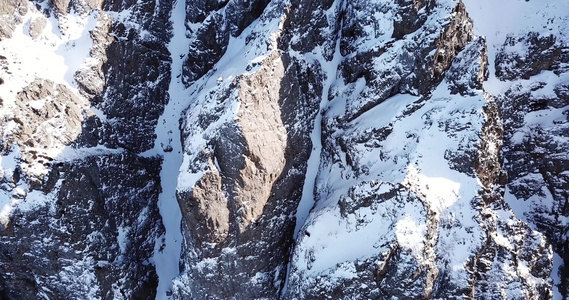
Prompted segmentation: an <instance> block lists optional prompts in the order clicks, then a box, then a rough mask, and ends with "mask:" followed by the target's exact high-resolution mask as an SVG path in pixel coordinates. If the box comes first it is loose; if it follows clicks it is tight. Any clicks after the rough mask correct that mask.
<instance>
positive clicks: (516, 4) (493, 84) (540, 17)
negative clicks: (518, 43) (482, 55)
mask: <svg viewBox="0 0 569 300" xmlns="http://www.w3.org/2000/svg"><path fill="white" fill-rule="evenodd" d="M463 2H464V4H465V6H466V10H467V11H468V15H469V16H470V17H471V18H472V20H473V22H474V33H475V34H477V35H480V36H484V37H485V38H486V43H487V47H488V70H489V75H490V77H489V78H488V81H487V82H485V83H484V89H485V90H486V92H488V93H490V94H492V95H500V94H503V93H504V92H505V91H506V90H507V88H508V87H509V86H510V85H511V83H510V82H502V81H500V80H499V79H497V78H496V76H495V71H496V69H495V59H496V54H497V53H498V50H499V49H500V48H501V47H502V45H503V44H504V42H505V41H506V38H507V37H508V36H509V35H513V36H518V35H525V34H527V33H528V32H538V33H540V34H545V35H549V34H555V35H557V36H565V37H566V36H567V33H568V32H569V30H568V29H569V22H568V21H569V15H567V11H569V2H567V1H554V2H552V1H548V2H545V3H542V2H539V1H525V0H504V1H493V0H464V1H463ZM509 50H511V51H517V52H522V53H523V52H525V49H521V48H520V47H517V48H516V49H509Z"/></svg>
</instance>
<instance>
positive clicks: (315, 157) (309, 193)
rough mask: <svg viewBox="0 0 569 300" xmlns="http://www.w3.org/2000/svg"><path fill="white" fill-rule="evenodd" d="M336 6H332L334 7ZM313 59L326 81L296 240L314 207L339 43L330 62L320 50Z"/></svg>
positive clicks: (296, 228)
mask: <svg viewBox="0 0 569 300" xmlns="http://www.w3.org/2000/svg"><path fill="white" fill-rule="evenodd" d="M335 6H336V5H332V7H335ZM315 52H316V53H317V55H315V59H316V60H317V61H319V62H320V66H321V67H322V70H323V71H324V73H325V76H326V81H325V82H324V86H323V90H322V99H321V100H320V106H319V109H318V112H317V113H316V117H315V118H314V127H313V128H312V132H311V133H310V142H311V143H312V151H311V152H310V156H309V158H308V161H307V169H306V174H305V179H304V186H303V188H302V197H301V199H300V203H299V204H298V207H297V210H296V225H295V229H294V235H293V238H294V239H295V240H296V238H297V237H298V232H299V231H300V229H301V228H302V226H304V223H305V221H306V218H307V217H308V215H309V213H310V209H311V208H312V207H313V206H314V187H315V182H316V176H317V175H318V170H319V169H320V155H321V152H322V114H323V112H324V110H325V109H326V108H327V106H328V91H329V90H330V86H331V85H332V83H333V81H334V80H335V79H336V72H337V69H338V64H339V63H340V61H341V59H342V56H341V55H340V41H339V40H338V41H337V43H336V49H335V51H334V57H333V59H332V60H331V61H329V62H328V61H326V59H324V57H323V56H322V49H321V48H318V49H317V50H316V51H315Z"/></svg>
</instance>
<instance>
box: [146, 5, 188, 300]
mask: <svg viewBox="0 0 569 300" xmlns="http://www.w3.org/2000/svg"><path fill="white" fill-rule="evenodd" d="M185 18H186V10H185V2H184V1H180V0H178V1H176V2H175V6H174V8H173V10H172V14H171V16H170V22H171V23H172V31H173V35H172V38H171V40H170V43H169V44H168V50H169V51H170V55H171V59H172V67H171V82H170V86H169V89H168V94H169V96H170V97H169V98H170V99H169V102H168V104H167V105H166V106H165V108H164V112H163V113H162V116H160V119H159V120H158V124H157V126H156V132H155V133H156V140H155V142H154V148H153V149H151V150H149V151H147V152H145V153H143V155H144V156H154V155H162V156H163V162H162V170H161V172H160V178H161V184H162V193H161V194H160V197H159V203H158V207H159V208H160V214H161V216H162V222H163V224H164V227H165V230H166V233H165V234H164V236H163V237H161V238H160V239H158V240H157V241H156V246H155V250H154V263H155V265H156V273H157V274H158V278H159V282H158V288H157V293H156V299H172V297H171V289H172V280H173V279H174V278H175V277H176V276H178V275H179V265H180V254H181V243H182V239H183V237H182V232H181V229H180V224H181V220H182V213H181V211H180V207H179V206H178V202H177V200H176V186H177V178H178V170H179V167H180V165H181V164H182V146H181V142H180V129H179V118H180V113H181V112H182V110H183V109H184V108H185V107H186V105H187V103H186V102H184V100H186V99H188V97H184V95H185V92H186V90H185V87H184V85H183V83H182V81H181V76H180V74H181V73H182V64H183V58H184V54H185V53H186V51H187V49H188V48H189V40H188V39H187V37H186V27H185Z"/></svg>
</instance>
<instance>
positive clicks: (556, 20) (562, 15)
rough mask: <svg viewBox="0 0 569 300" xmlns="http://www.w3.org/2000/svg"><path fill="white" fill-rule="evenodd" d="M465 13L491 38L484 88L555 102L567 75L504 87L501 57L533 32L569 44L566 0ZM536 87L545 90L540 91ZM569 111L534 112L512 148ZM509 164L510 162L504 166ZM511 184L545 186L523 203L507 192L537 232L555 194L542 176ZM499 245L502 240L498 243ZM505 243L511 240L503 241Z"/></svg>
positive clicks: (473, 0)
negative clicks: (512, 41)
mask: <svg viewBox="0 0 569 300" xmlns="http://www.w3.org/2000/svg"><path fill="white" fill-rule="evenodd" d="M463 2H464V4H465V5H466V9H467V11H468V12H469V15H470V17H471V18H472V19H473V21H474V31H475V33H476V34H478V35H482V36H485V37H486V41H487V46H488V68H489V74H490V77H489V79H488V81H487V82H485V83H484V89H485V90H486V91H487V92H489V93H490V94H493V95H501V94H504V93H505V92H506V90H507V89H508V88H510V87H512V86H514V85H515V86H516V88H520V89H521V92H524V91H529V92H530V93H531V96H532V97H533V98H535V99H555V98H557V96H556V95H555V92H554V91H553V88H554V87H555V86H556V85H557V84H558V83H560V82H566V81H567V76H568V75H567V74H561V75H558V74H555V73H553V72H551V71H542V72H541V73H540V74H537V75H535V76H532V77H531V78H530V79H528V80H516V81H510V82H501V81H500V80H499V79H497V78H496V76H495V58H496V54H497V53H498V51H499V50H500V49H502V46H503V45H504V42H505V40H506V38H507V37H508V36H512V37H518V36H524V35H526V34H527V33H528V32H537V33H538V34H540V35H542V36H549V35H553V36H555V37H556V38H557V39H558V40H565V41H566V40H567V39H568V37H569V35H568V32H569V30H568V29H569V15H568V14H567V11H569V2H567V1H548V2H543V3H542V2H539V1H523V0H507V1H492V0H464V1H463ZM503 50H504V51H505V52H507V53H520V54H523V53H525V52H526V51H527V49H524V47H523V46H522V44H521V43H518V44H517V45H515V46H514V47H511V46H509V45H506V46H505V47H504V48H503ZM537 83H543V84H544V86H543V87H540V88H537V89H535V88H534V87H535V86H536V85H537ZM566 109H567V107H563V108H559V109H554V108H547V109H545V110H539V111H533V112H530V113H528V114H526V115H525V116H524V126H523V127H522V128H520V129H518V130H517V131H516V132H514V133H513V136H512V137H511V138H510V142H511V143H512V144H513V145H517V144H522V143H524V141H525V140H526V139H527V138H529V137H531V136H532V135H533V134H534V132H535V129H536V128H541V129H548V128H554V127H555V126H556V125H555V123H556V121H565V120H566V116H565V115H563V111H564V110H566ZM505 163H506V164H507V162H505ZM510 185H521V186H541V189H540V190H538V191H537V192H536V193H535V194H533V195H528V196H527V199H518V198H517V197H516V196H515V195H513V194H512V192H511V190H510V188H509V187H507V189H506V192H505V195H504V198H505V200H506V202H507V203H508V205H509V206H510V207H511V208H512V210H513V211H514V213H515V215H516V217H517V218H520V219H521V220H523V221H524V222H526V223H528V224H529V225H530V226H531V227H532V229H534V230H536V229H537V228H536V227H535V224H533V220H531V218H532V215H533V213H534V212H535V211H536V209H539V210H540V211H552V210H553V209H554V207H553V204H554V200H553V195H551V193H550V191H549V190H548V189H547V188H546V184H545V181H544V179H543V178H542V176H541V175H540V174H527V175H526V176H523V177H522V178H519V179H517V180H516V181H515V182H512V183H511V184H510ZM495 240H497V241H500V240H502V239H500V238H499V237H498V239H496V238H495ZM504 242H506V241H504ZM561 263H562V262H561V259H560V258H559V255H558V254H556V253H554V268H553V272H552V275H551V277H552V278H553V281H554V285H553V292H554V299H561V295H560V294H559V291H558V288H557V286H556V284H558V283H559V278H558V274H557V273H556V272H557V269H558V267H559V266H560V264H561Z"/></svg>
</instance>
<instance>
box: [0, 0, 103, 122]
mask: <svg viewBox="0 0 569 300" xmlns="http://www.w3.org/2000/svg"><path fill="white" fill-rule="evenodd" d="M34 19H45V20H46V21H47V23H46V27H45V28H44V30H43V31H42V33H41V35H40V36H38V38H37V39H36V40H33V39H32V37H30V36H29V34H28V27H29V25H30V22H31V21H32V20H34ZM97 19H98V13H97V12H96V11H93V12H92V13H91V14H89V15H86V16H80V15H77V14H75V13H73V12H71V13H70V14H67V15H65V16H62V17H61V18H60V19H59V21H58V20H56V19H55V18H54V17H50V18H49V19H46V18H45V17H44V16H43V14H41V13H40V12H39V11H38V10H37V9H36V7H35V6H34V5H33V4H32V3H29V12H28V14H26V15H25V16H24V17H23V22H22V23H20V24H19V25H17V26H16V28H15V30H14V32H13V35H12V38H9V39H3V40H2V41H0V52H1V53H2V55H4V56H6V58H7V59H6V61H7V62H9V65H8V69H9V71H10V72H11V73H10V74H9V73H5V74H1V75H2V78H3V79H4V84H2V85H0V97H1V98H2V99H4V101H5V104H4V105H5V106H6V105H7V106H8V107H11V106H13V101H14V100H15V96H16V93H18V92H19V91H21V90H22V89H23V88H24V87H25V86H26V85H28V84H29V83H31V82H32V81H33V80H34V79H36V78H44V79H49V80H51V81H54V82H55V83H60V84H65V85H68V86H69V87H70V88H71V89H72V90H74V91H76V89H73V87H75V84H74V80H73V75H74V74H75V72H76V71H77V70H79V69H80V68H81V67H82V66H83V64H84V62H85V61H86V59H87V58H88V57H89V51H90V49H91V46H92V41H91V38H90V34H89V31H91V30H92V29H94V28H95V25H96V23H97ZM58 25H59V26H60V27H61V28H63V31H60V29H59V27H58ZM76 94H77V93H76ZM5 112H7V111H5Z"/></svg>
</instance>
